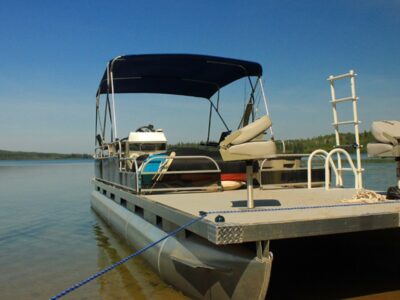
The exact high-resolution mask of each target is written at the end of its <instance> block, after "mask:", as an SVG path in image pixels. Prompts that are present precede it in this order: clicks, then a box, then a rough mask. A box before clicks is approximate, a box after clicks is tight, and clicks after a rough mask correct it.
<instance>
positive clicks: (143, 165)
mask: <svg viewBox="0 0 400 300" xmlns="http://www.w3.org/2000/svg"><path fill="white" fill-rule="evenodd" d="M162 158H164V159H196V158H204V159H206V160H209V161H211V162H212V163H213V164H214V165H215V168H216V169H215V170H191V171H167V173H169V174H192V173H210V172H212V173H219V172H221V169H220V168H219V166H218V164H217V162H216V161H215V160H214V159H212V158H211V157H209V156H205V155H190V156H189V155H188V156H163V157H162ZM156 159H160V157H157V156H155V157H151V158H149V159H148V160H146V161H145V162H143V164H142V165H141V166H140V169H141V170H142V171H140V173H141V174H157V173H158V172H148V171H147V172H146V171H144V170H145V168H146V166H147V165H148V164H149V163H150V162H151V161H152V160H156Z"/></svg>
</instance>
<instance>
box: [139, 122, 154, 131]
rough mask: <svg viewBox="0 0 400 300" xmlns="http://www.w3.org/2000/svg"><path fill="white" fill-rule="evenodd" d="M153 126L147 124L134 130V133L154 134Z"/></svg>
mask: <svg viewBox="0 0 400 300" xmlns="http://www.w3.org/2000/svg"><path fill="white" fill-rule="evenodd" d="M154 131H155V130H154V126H153V125H151V124H149V125H145V126H142V127H139V128H138V129H136V132H154Z"/></svg>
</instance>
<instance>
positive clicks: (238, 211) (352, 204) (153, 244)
mask: <svg viewBox="0 0 400 300" xmlns="http://www.w3.org/2000/svg"><path fill="white" fill-rule="evenodd" d="M393 203H399V201H395V200H394V201H390V200H386V201H381V202H373V203H346V204H344V203H343V204H332V205H311V206H293V207H271V208H252V209H239V210H211V211H208V212H205V211H200V212H199V214H200V216H199V217H197V218H194V219H192V220H190V221H189V222H187V223H185V224H184V225H182V226H180V227H178V228H177V229H175V230H174V231H171V232H170V233H168V234H167V235H166V236H164V237H162V238H161V239H159V240H157V241H155V242H153V243H150V244H149V245H147V246H146V247H144V248H142V249H140V250H138V251H136V252H134V253H132V254H131V255H129V256H127V257H125V258H124V259H122V260H120V261H118V262H116V263H114V264H112V265H110V266H109V267H107V268H105V269H103V270H101V271H99V272H97V273H95V274H93V275H92V276H90V277H88V278H86V279H84V280H82V281H80V282H78V283H77V284H74V285H73V286H71V287H69V288H67V289H65V290H63V291H62V292H60V293H58V294H57V295H55V296H54V297H51V298H50V299H51V300H56V299H60V298H61V297H64V296H65V295H67V294H69V293H70V292H72V291H74V290H76V289H78V288H80V287H81V286H83V285H85V284H87V283H89V282H91V281H92V280H94V279H96V278H97V277H99V276H101V275H103V274H105V273H107V272H109V271H111V270H113V269H115V268H116V267H118V266H120V265H122V264H123V263H125V262H127V261H128V260H130V259H132V258H134V257H136V256H138V255H140V254H142V253H143V252H145V251H146V250H148V249H150V248H151V247H154V246H155V245H157V244H159V243H160V242H162V241H164V240H166V239H167V238H169V237H172V236H174V235H176V234H177V233H179V232H180V231H182V230H183V229H185V228H187V227H189V226H190V225H192V224H194V223H196V222H198V221H200V220H202V219H204V218H205V217H206V216H207V215H211V214H236V213H255V212H272V211H290V210H305V209H318V208H334V207H349V206H367V205H382V204H393Z"/></svg>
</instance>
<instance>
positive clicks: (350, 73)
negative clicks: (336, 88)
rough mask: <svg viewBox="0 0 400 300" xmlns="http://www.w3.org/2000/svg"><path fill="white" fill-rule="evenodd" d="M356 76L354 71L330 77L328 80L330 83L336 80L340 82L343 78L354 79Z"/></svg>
mask: <svg viewBox="0 0 400 300" xmlns="http://www.w3.org/2000/svg"><path fill="white" fill-rule="evenodd" d="M355 75H356V74H355V73H354V71H350V72H349V73H346V74H342V75H337V76H332V75H331V76H329V78H328V79H327V80H329V81H334V80H339V79H343V78H347V77H354V76H355Z"/></svg>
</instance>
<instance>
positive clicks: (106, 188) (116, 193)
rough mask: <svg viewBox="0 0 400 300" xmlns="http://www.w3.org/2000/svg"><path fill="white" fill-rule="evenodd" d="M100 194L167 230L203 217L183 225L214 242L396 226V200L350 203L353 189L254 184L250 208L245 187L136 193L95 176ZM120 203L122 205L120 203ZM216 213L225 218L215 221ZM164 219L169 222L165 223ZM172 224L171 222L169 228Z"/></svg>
mask: <svg viewBox="0 0 400 300" xmlns="http://www.w3.org/2000/svg"><path fill="white" fill-rule="evenodd" d="M95 185H96V186H97V190H98V191H99V192H100V191H101V190H102V193H103V196H107V195H109V194H110V193H112V194H113V197H111V198H113V199H114V201H115V202H117V203H119V204H121V205H123V206H125V207H127V208H128V209H129V210H130V211H132V212H134V213H137V214H139V215H140V216H142V217H144V218H145V219H146V220H148V221H149V222H151V223H153V224H154V225H157V226H159V225H160V220H162V223H163V225H162V226H163V228H164V230H166V231H170V230H173V229H174V226H175V228H176V226H181V225H184V224H186V223H187V222H189V221H190V220H192V219H194V218H197V217H198V216H199V212H200V211H204V212H206V213H207V216H206V217H205V218H204V219H202V220H200V221H199V222H196V223H194V224H192V225H191V226H190V228H188V230H189V231H191V232H194V233H196V234H197V235H199V236H201V237H203V238H205V239H207V240H209V241H210V242H212V243H214V244H235V243H243V242H250V241H260V240H275V239H286V238H296V237H307V236H316V235H328V234H339V233H346V232H357V231H368V230H376V229H388V228H398V227H400V201H396V200H386V201H380V202H376V203H363V202H357V203H351V202H346V201H344V200H350V199H352V197H353V196H354V195H356V193H357V191H356V190H355V189H331V190H329V191H326V190H325V189H324V188H313V189H301V188H294V189H276V190H260V189H254V203H255V208H254V209H248V208H247V200H246V190H245V189H241V190H234V191H224V192H198V193H194V192H190V193H165V194H154V195H153V194H147V195H136V194H134V193H131V192H129V191H124V190H122V189H120V188H118V187H114V186H111V185H109V184H105V183H102V182H100V181H97V180H95ZM122 202H124V204H122ZM218 215H221V216H223V218H224V219H225V220H224V222H216V221H215V218H216V217H217V216H218ZM168 224H169V225H168ZM164 225H165V226H164ZM171 226H172V227H171Z"/></svg>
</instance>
